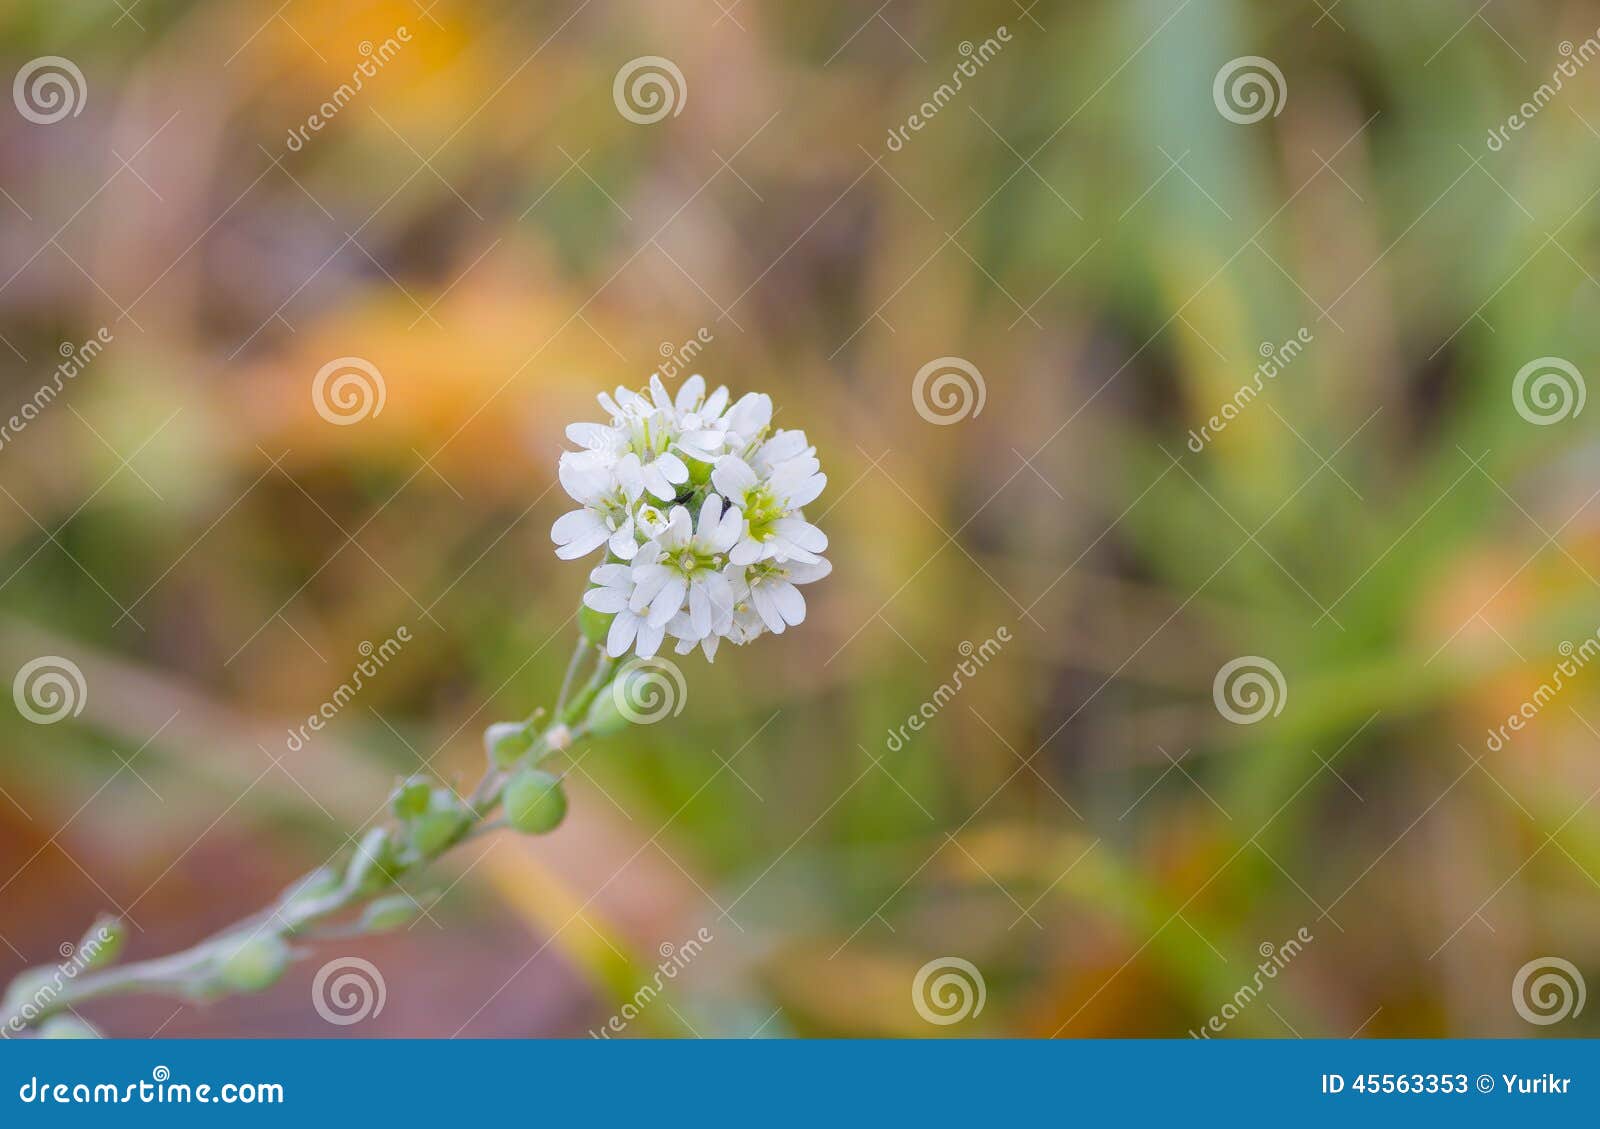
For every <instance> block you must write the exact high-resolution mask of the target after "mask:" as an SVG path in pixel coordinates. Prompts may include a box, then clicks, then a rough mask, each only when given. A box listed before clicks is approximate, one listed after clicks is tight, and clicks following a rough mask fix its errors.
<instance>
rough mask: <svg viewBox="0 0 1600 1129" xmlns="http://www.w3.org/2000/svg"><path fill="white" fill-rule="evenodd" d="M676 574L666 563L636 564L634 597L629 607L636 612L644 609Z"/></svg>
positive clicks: (629, 602)
mask: <svg viewBox="0 0 1600 1129" xmlns="http://www.w3.org/2000/svg"><path fill="white" fill-rule="evenodd" d="M676 576H677V574H676V573H675V572H673V571H672V570H671V569H669V568H667V567H666V566H665V565H658V564H647V565H636V566H635V567H634V570H633V598H632V599H630V600H629V601H628V607H629V608H631V609H632V610H633V611H635V612H642V611H644V609H645V608H647V607H649V606H650V602H651V601H652V600H654V599H655V598H656V595H657V594H658V593H659V592H660V591H661V589H662V588H664V587H665V586H666V584H667V582H668V581H669V580H672V579H673V578H674V577H676Z"/></svg>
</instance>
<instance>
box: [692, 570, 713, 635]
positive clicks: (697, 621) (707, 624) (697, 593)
mask: <svg viewBox="0 0 1600 1129" xmlns="http://www.w3.org/2000/svg"><path fill="white" fill-rule="evenodd" d="M689 623H690V625H691V626H692V627H693V628H694V633H695V637H696V638H700V637H702V636H704V635H707V634H709V633H710V631H711V597H710V596H708V595H707V594H706V586H705V583H704V582H703V581H701V582H697V583H695V584H691V585H689Z"/></svg>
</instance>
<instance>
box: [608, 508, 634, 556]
mask: <svg viewBox="0 0 1600 1129" xmlns="http://www.w3.org/2000/svg"><path fill="white" fill-rule="evenodd" d="M606 547H607V548H609V549H610V550H611V552H612V554H613V555H614V556H617V557H620V558H621V559H623V560H625V561H631V560H633V558H634V557H635V556H636V555H638V552H639V541H638V539H637V538H636V537H634V535H633V519H632V518H631V517H630V518H629V519H628V520H627V521H625V522H623V523H622V528H621V529H619V530H617V531H616V532H615V533H613V534H612V535H611V540H610V541H608V542H607V543H606Z"/></svg>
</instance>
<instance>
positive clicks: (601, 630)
mask: <svg viewBox="0 0 1600 1129" xmlns="http://www.w3.org/2000/svg"><path fill="white" fill-rule="evenodd" d="M616 618H617V617H616V616H615V615H614V614H612V613H610V612H597V611H595V610H594V609H593V608H591V607H590V606H589V605H588V604H583V605H581V606H580V607H579V608H578V630H579V631H581V632H583V637H584V638H585V639H587V640H589V642H591V643H594V644H596V645H597V646H602V647H603V646H605V642H606V636H607V635H609V634H611V621H612V620H614V619H616Z"/></svg>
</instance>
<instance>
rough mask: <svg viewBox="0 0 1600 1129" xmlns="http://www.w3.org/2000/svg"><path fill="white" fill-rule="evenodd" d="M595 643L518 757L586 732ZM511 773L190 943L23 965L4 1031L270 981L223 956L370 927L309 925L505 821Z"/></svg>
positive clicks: (609, 670)
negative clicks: (98, 1002) (161, 951)
mask: <svg viewBox="0 0 1600 1129" xmlns="http://www.w3.org/2000/svg"><path fill="white" fill-rule="evenodd" d="M591 650H596V651H598V648H594V647H592V646H591V644H590V643H589V642H588V640H586V639H582V638H580V639H579V641H578V645H577V647H576V648H575V649H574V651H573V655H572V659H571V660H570V661H569V662H568V664H567V671H566V675H565V677H564V678H563V680H562V685H561V691H560V694H559V695H558V697H557V699H556V703H557V704H556V708H555V710H554V711H553V713H554V717H553V724H551V725H549V726H547V727H546V728H545V729H543V730H542V731H541V732H539V733H537V734H535V735H534V737H533V743H532V745H531V746H530V747H529V748H528V750H527V751H526V752H525V753H524V754H523V756H522V757H521V758H520V760H519V763H523V764H529V765H537V764H538V763H540V762H541V761H542V760H544V759H545V758H546V757H548V756H550V755H551V754H552V753H555V752H557V751H560V750H562V749H565V748H567V747H569V746H570V745H571V743H572V742H573V741H574V740H576V739H577V738H579V737H582V736H585V735H586V734H587V732H588V731H587V729H586V727H585V726H584V725H583V724H582V721H583V718H584V717H585V716H586V715H587V712H588V709H589V706H590V705H591V704H592V703H593V701H594V699H595V697H596V696H597V695H598V694H599V693H600V692H601V691H602V690H603V689H605V687H606V686H607V685H609V684H610V682H611V679H612V677H613V675H614V673H615V668H616V662H615V660H613V659H610V658H608V657H607V656H606V655H605V654H604V653H603V652H600V653H599V655H598V659H597V661H596V663H595V666H594V669H593V671H592V672H591V674H590V676H589V680H588V682H587V683H585V685H584V686H583V688H582V689H581V690H579V691H578V692H577V694H576V695H575V696H574V695H573V694H572V687H573V684H574V683H575V681H576V678H577V673H578V670H579V668H580V667H581V666H582V665H583V660H584V659H585V657H587V655H588V654H589V652H590V651H591ZM531 724H533V723H531ZM531 724H530V727H531ZM558 730H559V732H557V731H558ZM507 779H508V774H507V772H506V771H505V770H503V769H502V768H500V767H499V766H497V765H496V764H494V763H493V761H492V760H491V763H490V765H489V767H488V768H487V770H486V771H485V772H484V775H483V777H482V779H480V780H479V782H478V784H477V787H476V788H474V789H473V791H472V793H471V796H470V798H469V799H468V800H466V801H465V802H464V804H462V803H461V801H456V803H457V804H459V805H460V807H458V808H456V809H452V810H455V811H457V812H458V817H459V820H460V822H459V824H458V825H456V826H454V827H453V828H451V832H450V833H449V834H447V835H445V836H443V837H442V838H441V839H439V840H437V841H431V842H429V843H426V844H422V845H419V843H418V841H417V839H416V837H414V836H413V837H410V838H408V836H407V834H406V831H405V829H404V827H402V826H400V825H399V824H391V825H388V826H384V827H378V828H374V829H373V830H371V831H369V832H368V833H367V836H366V837H365V838H363V839H362V840H361V841H360V844H359V845H358V846H357V848H356V851H355V853H354V857H353V858H351V859H349V860H347V862H346V863H345V864H344V865H343V866H342V867H341V868H340V870H339V871H330V870H329V869H328V868H327V867H321V868H318V869H317V870H314V871H311V872H310V873H308V874H306V875H305V876H303V877H302V878H301V879H300V880H299V881H297V882H295V883H294V884H293V885H292V886H290V887H289V888H288V890H286V891H285V892H284V893H283V894H281V895H280V896H279V897H278V898H277V899H276V900H275V901H274V902H272V903H271V904H270V905H268V906H266V907H265V908H264V909H261V910H258V911H257V912H255V913H253V914H250V915H249V916H247V917H245V918H244V919H242V920H240V921H238V922H235V923H234V924H233V925H231V926H229V927H227V928H226V929H223V930H221V931H219V932H218V933H215V934H213V935H212V936H210V937H208V938H206V939H205V940H203V941H200V942H199V943H197V944H195V945H193V946H191V947H189V948H187V949H183V950H181V951H179V952H176V953H170V954H168V955H166V956H160V957H152V958H150V959H148V960H142V961H134V962H132V963H128V964H122V965H113V966H111V967H107V968H103V969H93V970H88V971H85V970H83V969H81V968H68V967H67V966H55V967H50V966H44V967H43V968H37V969H32V970H29V971H27V972H24V973H23V974H22V975H19V976H18V977H17V978H16V979H15V980H13V981H12V983H11V986H10V987H9V988H8V990H7V991H6V993H5V996H4V999H3V1000H0V1038H9V1037H11V1036H13V1035H19V1034H20V1035H23V1036H28V1035H30V1034H31V1033H33V1031H34V1030H35V1029H36V1028H38V1026H39V1025H40V1024H41V1023H42V1022H43V1021H44V1020H46V1019H49V1018H50V1017H51V1016H54V1015H57V1014H60V1013H62V1012H65V1011H69V1010H70V1009H72V1008H73V1007H75V1006H77V1005H78V1004H81V1003H84V1002H85V1001H88V1000H92V999H98V998H100V997H104V996H113V995H129V994H157V995H166V996H173V997H177V998H180V999H186V1000H196V1001H197V1000H206V999H212V998H215V997H217V996H221V995H226V994H229V993H233V992H241V991H256V990H260V989H261V988H264V987H266V986H267V984H269V983H270V982H271V980H272V979H276V974H274V975H273V976H272V977H270V978H268V979H267V981H266V983H261V984H249V985H244V984H241V983H239V982H238V981H237V978H236V977H235V978H230V976H229V975H228V967H227V961H228V958H229V956H230V955H232V954H233V953H234V952H236V951H237V950H238V948H239V946H240V945H241V944H244V943H248V942H251V941H254V940H256V939H257V938H260V937H263V936H264V937H266V938H267V939H268V940H269V941H270V940H277V941H286V940H288V939H293V938H300V939H305V940H316V939H319V938H322V937H327V936H354V935H360V934H363V933H367V932H371V931H372V930H371V929H368V928H367V927H366V926H365V924H364V920H363V919H360V918H358V919H356V920H355V921H353V922H350V921H346V922H340V923H334V924H332V925H331V926H330V927H329V928H328V929H326V930H315V931H314V930H313V929H312V927H313V926H316V925H320V924H322V923H323V922H326V921H328V920H329V919H330V918H334V917H337V916H339V915H341V914H344V913H346V912H347V911H352V910H354V909H356V908H357V907H359V906H362V905H365V904H367V903H370V902H373V901H374V900H375V899H378V898H380V897H383V896H385V895H388V896H391V897H393V896H396V894H397V891H399V889H400V888H399V886H398V885H397V884H398V882H399V880H400V879H401V878H403V877H405V876H406V875H408V874H410V873H412V872H414V871H417V870H420V869H422V868H423V867H424V866H426V865H427V864H429V863H431V862H433V861H434V860H435V859H437V858H438V857H440V856H441V855H443V854H445V853H446V852H447V851H449V850H450V849H451V848H452V847H454V846H457V845H459V844H460V843H463V842H466V841H467V840H469V839H474V838H478V837H480V836H482V835H485V834H489V833H491V832H492V831H494V830H497V829H499V828H501V827H504V826H505V821H504V819H494V818H491V815H492V813H493V811H494V809H495V807H496V806H497V805H498V804H499V802H500V798H501V794H502V793H503V792H504V790H505V786H506V782H507ZM341 873H342V877H340V876H339V875H340V874H341ZM401 896H404V897H407V898H409V897H410V895H409V894H402V895H401ZM412 900H413V901H414V900H415V899H412ZM419 908H420V906H419ZM304 955H306V954H305V952H304V951H303V950H302V951H294V950H290V951H289V957H290V959H293V958H295V957H300V956H304Z"/></svg>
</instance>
